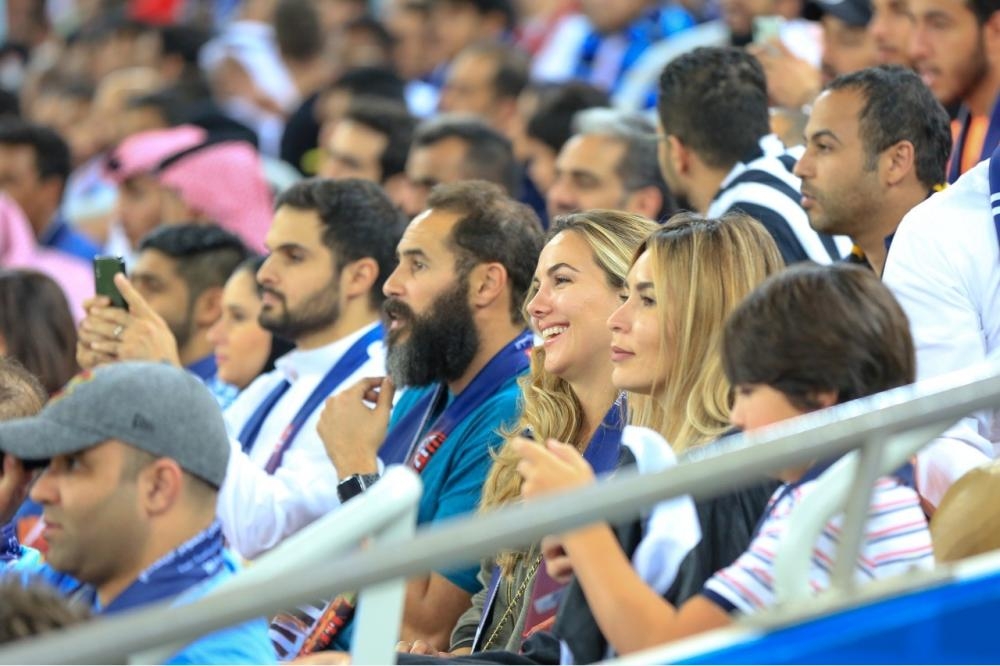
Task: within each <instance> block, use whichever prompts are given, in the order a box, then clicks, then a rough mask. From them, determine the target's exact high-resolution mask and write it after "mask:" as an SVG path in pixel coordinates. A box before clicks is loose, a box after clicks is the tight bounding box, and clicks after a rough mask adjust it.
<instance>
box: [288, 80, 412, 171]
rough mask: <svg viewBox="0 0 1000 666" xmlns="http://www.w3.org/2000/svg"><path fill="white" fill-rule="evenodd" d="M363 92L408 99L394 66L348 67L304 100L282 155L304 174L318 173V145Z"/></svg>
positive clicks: (402, 100) (401, 100) (290, 123)
mask: <svg viewBox="0 0 1000 666" xmlns="http://www.w3.org/2000/svg"><path fill="white" fill-rule="evenodd" d="M361 96H364V97H379V98H383V99H388V100H389V101H394V102H399V103H400V104H405V103H406V98H405V94H404V87H403V81H402V80H401V79H400V78H399V77H398V76H396V74H395V73H394V72H392V71H391V70H389V69H385V68H382V67H358V68H355V69H350V70H347V71H346V72H344V73H343V74H341V75H340V76H339V77H338V78H337V79H336V80H335V81H334V82H333V83H332V84H330V86H329V87H327V88H325V89H324V90H322V91H320V92H318V93H316V94H315V95H313V96H312V97H310V98H309V99H307V100H306V101H305V102H303V104H302V106H300V107H299V108H298V109H297V110H296V111H295V113H293V114H292V116H291V117H290V118H289V120H288V124H287V125H286V127H285V133H284V136H283V138H282V153H281V155H282V159H284V160H285V161H286V162H288V163H289V164H291V165H293V166H295V167H296V168H298V169H299V171H301V172H302V173H304V174H307V175H311V174H315V173H317V170H318V169H319V149H318V148H317V146H322V145H324V144H325V143H326V140H327V138H328V137H327V134H328V133H329V132H331V131H332V130H333V128H334V127H335V126H336V125H337V122H338V121H340V119H341V118H343V117H344V114H345V113H347V110H348V109H349V108H351V103H352V102H353V100H354V99H355V98H356V97H361ZM321 127H322V128H324V130H323V132H322V133H321V132H320V129H321Z"/></svg>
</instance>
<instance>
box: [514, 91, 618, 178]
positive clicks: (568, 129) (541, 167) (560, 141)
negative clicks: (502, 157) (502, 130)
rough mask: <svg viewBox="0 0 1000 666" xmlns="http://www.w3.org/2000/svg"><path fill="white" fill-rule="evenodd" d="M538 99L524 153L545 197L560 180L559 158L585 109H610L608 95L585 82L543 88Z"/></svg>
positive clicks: (531, 173) (525, 132)
mask: <svg viewBox="0 0 1000 666" xmlns="http://www.w3.org/2000/svg"><path fill="white" fill-rule="evenodd" d="M537 95H538V98H539V99H538V103H537V105H536V107H535V110H534V111H533V112H532V113H531V115H530V116H529V117H528V118H527V122H526V123H525V127H524V141H523V144H522V150H523V157H524V160H525V162H526V163H527V169H528V175H529V176H530V177H531V180H532V182H533V183H534V184H535V186H536V187H537V188H538V189H539V191H540V192H541V193H542V194H543V195H544V194H546V193H547V192H548V190H549V188H550V187H552V183H553V182H554V181H555V178H556V156H558V155H559V151H560V150H562V147H563V146H564V145H565V144H566V142H567V141H569V138H570V137H571V136H572V135H573V117H574V116H575V115H576V114H577V112H578V111H583V110H584V109H590V108H594V107H601V106H605V107H606V106H608V105H609V99H608V95H607V93H605V92H604V91H602V90H599V89H598V88H595V87H594V86H591V85H589V84H586V83H581V82H570V83H565V84H561V85H557V86H554V87H551V88H543V89H541V90H539V91H538V93H537ZM522 97H523V95H522Z"/></svg>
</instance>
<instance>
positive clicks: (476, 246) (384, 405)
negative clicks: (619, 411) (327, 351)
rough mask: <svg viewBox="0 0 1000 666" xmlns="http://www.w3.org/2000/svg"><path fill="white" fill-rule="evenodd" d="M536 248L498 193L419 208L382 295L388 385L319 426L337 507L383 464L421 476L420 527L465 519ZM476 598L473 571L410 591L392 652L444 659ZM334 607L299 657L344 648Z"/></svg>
mask: <svg viewBox="0 0 1000 666" xmlns="http://www.w3.org/2000/svg"><path fill="white" fill-rule="evenodd" d="M541 244H542V232H541V225H540V224H539V221H538V218H537V217H536V216H535V215H534V213H532V212H531V210H530V209H529V208H528V207H526V206H524V205H523V204H519V203H517V202H515V201H513V200H511V199H510V198H509V197H507V196H505V195H504V194H503V192H502V191H501V190H500V188H498V187H497V186H495V185H491V184H489V183H484V182H479V181H473V182H467V183H455V184H450V185H441V186H439V187H438V188H436V189H435V190H434V191H433V192H432V193H431V196H430V198H429V200H428V209H427V210H426V211H424V212H423V213H422V214H421V215H419V216H418V217H416V218H415V219H414V220H413V221H412V222H411V223H410V225H409V226H408V227H407V229H406V232H405V233H404V234H403V238H402V240H401V241H400V242H399V246H398V249H397V253H398V255H399V266H398V267H397V268H396V270H395V272H393V274H392V275H391V276H389V279H388V280H387V281H386V283H385V287H384V291H385V294H386V296H387V300H386V303H385V306H384V311H385V314H386V318H387V320H388V347H389V351H388V359H387V364H388V367H389V374H390V377H391V379H389V378H378V379H369V380H365V381H363V382H361V383H359V384H357V385H355V386H354V387H353V388H351V389H349V390H347V391H345V392H343V393H341V394H340V395H338V396H334V397H333V398H331V399H330V400H329V401H328V402H327V406H326V409H325V410H324V413H323V417H322V418H321V420H320V425H319V428H320V435H321V437H322V438H323V441H324V444H325V445H326V449H327V453H328V454H329V455H330V459H331V460H332V461H333V464H334V466H335V467H336V468H337V474H338V476H339V477H340V479H341V482H340V492H341V496H342V498H343V499H344V500H345V501H346V500H350V499H351V498H353V497H354V496H356V495H358V494H360V493H362V492H363V490H364V489H365V488H366V487H367V486H368V485H370V484H371V483H373V482H374V481H375V479H376V478H377V475H378V471H379V460H381V462H382V463H384V464H386V465H389V464H405V465H409V466H410V467H412V468H413V469H415V470H416V471H417V472H419V473H420V476H421V480H422V482H423V488H424V490H423V495H422V498H421V501H420V505H419V507H418V512H417V521H418V523H421V524H427V523H434V522H437V521H440V520H445V519H447V518H450V517H453V516H456V515H460V514H463V513H468V512H470V511H472V510H474V509H475V507H476V506H477V504H478V503H479V495H480V491H481V488H482V485H483V481H484V479H485V477H486V472H487V470H488V469H489V467H490V464H491V462H492V458H491V451H493V450H494V449H496V447H497V446H499V444H500V442H501V438H500V435H499V434H498V429H502V427H503V425H504V424H508V425H509V424H511V423H513V422H514V420H515V419H516V417H517V414H518V411H519V407H518V401H519V396H520V391H519V389H518V384H517V378H518V377H519V376H520V375H521V373H523V372H524V371H525V370H526V369H527V367H528V356H527V352H528V350H529V349H530V347H531V333H530V332H529V331H527V330H526V328H525V321H524V316H523V314H522V309H521V305H522V303H523V301H524V295H525V294H526V293H527V290H528V288H529V286H530V284H531V278H532V275H533V272H534V264H535V262H536V260H537V258H538V252H539V251H540V249H541ZM404 385H405V386H409V387H410V388H408V389H407V391H406V393H404V394H403V396H402V397H401V398H400V400H399V402H398V403H397V404H396V406H395V408H393V407H392V402H393V395H394V392H395V387H396V386H404ZM376 389H378V392H377V396H376V395H373V394H374V393H375V390H376ZM366 397H367V399H374V400H375V408H374V410H372V409H369V408H368V407H367V406H366V405H365V403H364V400H365V399H366ZM390 410H391V411H392V418H391V423H390ZM479 587H480V583H479V582H477V580H476V568H475V567H473V568H467V569H461V570H455V569H449V570H443V571H438V572H434V573H431V574H430V575H428V576H423V577H420V578H416V579H413V580H411V581H410V582H409V584H408V585H407V590H406V600H405V606H404V611H403V626H402V632H401V637H402V640H407V641H412V640H414V639H416V638H421V639H423V640H426V641H428V642H430V643H431V644H434V645H437V646H438V649H446V648H447V642H448V638H449V636H450V634H451V630H452V627H454V625H455V622H456V620H457V619H458V617H459V615H460V614H461V613H462V612H463V611H464V610H465V609H466V608H467V607H468V605H469V599H470V596H471V595H472V594H473V593H475V592H476V591H477V590H478V589H479ZM343 606H344V604H343V603H342V598H338V600H336V601H335V602H334V603H332V604H330V606H328V607H327V612H324V613H323V614H322V615H321V616H320V617H319V619H318V621H316V622H314V623H313V626H312V629H311V631H310V636H309V637H308V639H307V640H306V642H305V645H306V646H307V650H308V651H312V650H316V649H325V648H326V647H327V643H328V640H324V639H323V637H324V636H328V635H329V634H328V633H327V632H329V631H330V630H331V628H333V633H335V634H337V637H336V639H335V640H336V645H338V646H339V647H340V648H342V649H343V648H346V646H347V642H348V641H346V640H345V638H346V636H344V635H343V633H338V632H337V631H336V627H339V626H342V625H341V623H342V621H343V618H342V617H341V616H338V615H337V612H336V610H337V609H338V608H343ZM331 611H332V612H331ZM331 623H332V624H331Z"/></svg>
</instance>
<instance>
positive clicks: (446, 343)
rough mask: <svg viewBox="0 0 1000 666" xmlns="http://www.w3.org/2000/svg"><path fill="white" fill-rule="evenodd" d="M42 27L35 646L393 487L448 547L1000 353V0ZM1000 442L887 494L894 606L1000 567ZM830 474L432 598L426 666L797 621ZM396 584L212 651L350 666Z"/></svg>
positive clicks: (35, 5)
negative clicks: (794, 610) (595, 490)
mask: <svg viewBox="0 0 1000 666" xmlns="http://www.w3.org/2000/svg"><path fill="white" fill-rule="evenodd" d="M4 8H5V11H6V14H5V16H4V20H2V21H0V43H2V46H0V352H2V354H3V359H2V362H0V451H3V457H4V461H3V469H2V472H3V473H2V475H0V519H3V520H4V522H5V524H4V527H3V536H4V543H5V546H4V548H3V551H2V552H0V559H2V561H3V566H4V567H5V568H6V569H7V572H8V574H9V576H8V580H7V581H5V582H4V584H3V586H0V595H3V599H4V601H5V602H6V601H7V600H8V599H9V600H10V601H9V605H8V604H7V603H5V604H0V605H2V606H5V610H4V611H3V612H2V613H0V629H2V630H3V631H2V632H0V634H2V635H3V638H4V639H6V640H10V639H14V638H20V637H23V636H25V635H28V634H33V633H37V632H40V631H43V630H47V629H49V628H54V627H58V626H62V625H65V624H68V623H71V622H78V621H82V620H83V619H84V618H85V617H86V616H87V615H100V614H105V613H114V612H121V611H127V610H131V609H134V608H138V607H141V606H143V605H145V604H149V603H153V602H155V601H160V600H164V599H168V598H173V599H175V600H176V601H175V603H179V604H182V603H187V602H190V601H193V600H194V599H197V598H199V597H201V596H204V595H205V594H209V593H211V591H212V590H213V589H214V588H215V587H216V586H217V585H219V584H221V583H223V582H224V581H225V580H228V579H229V578H231V577H232V576H238V575H239V571H240V569H241V566H242V562H241V560H244V561H249V560H253V559H255V558H259V557H266V556H267V554H268V553H269V551H271V550H273V549H274V548H275V547H276V546H278V545H279V544H281V543H283V542H284V541H285V540H286V539H288V538H290V537H292V536H294V535H296V534H297V533H298V532H299V531H300V530H301V529H302V528H304V527H306V526H308V525H310V524H311V523H313V522H314V521H316V520H319V519H321V518H325V517H328V516H331V514H332V515H333V516H334V517H335V516H336V511H338V510H339V508H340V507H341V505H343V504H345V503H346V502H360V501H364V493H365V491H366V490H368V489H369V488H370V487H371V486H372V485H373V484H375V483H378V482H379V479H380V477H381V475H382V474H383V472H384V470H385V467H386V466H389V465H395V464H398V465H407V466H409V467H410V468H412V469H413V470H414V471H416V472H417V473H419V474H420V476H421V480H422V484H423V495H422V498H421V500H420V504H419V507H418V515H417V521H418V524H420V525H432V524H436V523H438V522H441V521H445V520H448V519H451V518H454V517H456V516H460V515H464V514H469V513H472V512H476V511H489V510H492V509H495V508H497V507H500V506H503V505H505V504H509V503H512V502H520V501H529V502H530V501H532V499H533V498H535V497H537V496H541V495H546V494H548V493H553V492H559V491H565V490H569V489H572V488H576V487H579V486H583V485H587V484H590V483H593V482H595V481H596V482H599V480H600V479H601V478H602V477H604V476H606V475H608V474H613V473H614V472H615V471H616V470H618V469H621V468H627V467H632V466H635V467H637V468H638V469H639V471H640V472H649V471H656V470H660V469H664V468H666V467H670V466H672V465H678V464H679V465H683V464H684V455H685V453H686V452H687V451H688V450H690V449H693V448H696V447H700V446H703V445H706V444H708V443H710V442H712V441H714V440H717V439H719V438H720V437H725V436H727V435H729V434H731V433H732V432H734V431H737V430H756V429H758V428H763V427H767V426H770V425H772V424H774V423H777V422H780V421H783V420H785V419H788V418H793V417H795V416H798V415H801V414H806V413H809V412H812V411H816V410H819V409H824V408H826V407H831V406H834V405H838V404H841V403H844V402H849V401H850V400H853V399H856V398H862V397H866V396H869V395H873V394H875V393H878V392H881V391H884V390H888V389H892V388H895V387H899V386H904V385H907V384H910V383H913V382H914V381H916V380H917V379H924V378H930V377H935V376H938V375H942V374H945V373H947V372H951V371H958V370H962V369H964V368H968V367H971V366H973V365H975V364H976V363H978V362H980V361H983V360H986V359H988V358H992V357H994V356H995V353H994V352H995V349H996V348H997V347H998V346H1000V222H995V221H994V212H993V204H992V202H993V201H994V200H995V199H996V198H997V197H1000V159H998V161H997V162H995V163H994V162H993V160H992V159H991V156H992V155H993V154H994V151H995V150H997V149H998V142H1000V119H997V114H998V113H1000V111H998V110H997V107H998V105H997V104H996V101H997V98H998V96H1000V39H998V37H997V36H998V35H1000V30H998V29H997V28H998V27H1000V2H997V0H804V1H803V0H718V2H716V0H677V1H676V2H661V1H660V0H614V1H611V0H531V1H528V0H521V1H518V0H382V1H381V2H370V1H369V0H242V1H241V0H128V1H121V0H86V1H78V2H63V1H58V0H48V1H46V0H8V1H7V2H6V3H5V5H4ZM998 219H1000V218H998ZM100 255H109V256H117V257H122V258H123V260H124V264H125V269H126V274H127V276H126V275H121V276H118V277H115V278H114V287H115V289H116V290H117V291H118V292H119V293H120V295H121V298H122V299H123V303H124V304H125V306H126V307H120V306H119V305H116V304H115V303H113V302H112V301H111V300H110V299H109V298H108V295H107V294H106V293H102V294H95V289H94V269H93V264H92V262H93V260H94V258H95V257H96V256H100ZM50 396H52V398H51V399H50ZM995 417H996V410H994V411H992V412H982V413H977V414H974V415H970V416H969V417H968V418H966V419H963V420H962V421H960V422H959V423H957V424H956V425H955V426H954V427H953V428H951V429H949V430H948V431H947V432H946V433H944V434H943V435H942V436H941V437H939V438H937V439H935V440H934V442H933V443H932V444H930V445H929V446H928V447H926V448H925V449H924V450H922V451H921V452H920V453H919V454H918V455H917V456H915V457H914V459H913V460H912V461H911V462H910V463H909V464H907V465H904V466H903V467H902V468H901V469H899V470H897V471H895V472H894V473H893V474H890V475H887V476H884V477H882V478H880V479H879V480H878V482H877V483H876V486H875V489H874V492H873V498H872V510H871V516H870V521H869V523H868V525H867V527H866V534H865V538H864V543H863V545H862V549H861V553H860V556H859V559H858V562H857V566H856V569H855V575H856V578H857V580H858V581H869V580H873V579H882V578H889V577H894V576H900V575H907V574H908V573H911V572H913V571H915V570H923V569H929V568H932V567H934V566H935V564H936V563H941V562H944V561H949V560H953V559H957V558H959V557H964V556H967V555H971V554H973V553H974V552H978V551H980V550H983V549H986V548H992V547H994V546H1000V544H995V543H992V541H990V540H989V539H987V540H985V541H986V543H983V542H977V543H976V545H975V546H974V547H969V548H965V547H964V546H963V547H956V546H955V544H956V543H960V544H966V543H967V541H964V540H962V539H961V537H954V536H952V533H953V532H954V531H955V530H956V526H957V525H959V524H960V523H962V516H961V514H956V512H954V510H951V509H950V507H953V506H956V505H957V504H958V501H957V500H955V499H950V498H954V497H955V496H956V494H957V492H958V491H959V490H964V489H965V488H967V487H968V484H969V483H971V482H972V481H970V480H976V479H979V478H980V476H981V475H982V474H983V469H994V470H995V468H991V467H988V466H989V465H990V464H991V462H992V460H993V458H994V457H995V455H996V453H997V450H996V449H995V446H996V444H997V442H998V441H1000V425H998V424H1000V421H997V420H996V418H995ZM833 462H834V461H829V460H827V461H813V462H812V463H811V464H809V465H807V466H805V467H803V468H797V469H789V470H782V471H781V472H780V473H779V474H778V475H777V478H775V479H771V480H766V481H761V482H760V483H759V484H757V485H753V486H750V487H748V488H746V489H743V490H740V491H738V492H729V493H724V494H721V495H720V496H718V497H716V498H714V499H712V500H710V501H698V502H694V501H692V500H691V499H690V498H688V497H682V498H678V499H675V500H671V501H669V502H665V503H662V504H660V505H658V506H657V507H655V508H654V509H652V510H651V511H649V512H648V513H644V514H643V517H642V518H640V519H637V520H634V521H629V522H626V523H622V524H616V525H592V526H588V527H585V528H582V529H579V530H573V531H570V532H567V533H564V534H560V535H552V536H550V537H547V538H546V539H544V540H543V541H541V542H539V543H536V544H534V545H532V546H531V547H529V548H526V549H523V550H512V551H504V552H501V553H497V554H495V556H493V557H491V558H488V559H486V560H484V561H483V562H482V563H481V565H480V566H475V567H466V568H456V569H451V568H442V569H441V570H439V571H434V572H430V573H428V574H427V575H426V576H422V577H419V578H415V579H413V580H410V581H409V582H408V583H407V588H406V598H405V603H404V612H403V621H402V625H401V627H400V636H401V643H400V645H399V646H398V647H397V649H398V651H399V653H400V654H399V659H400V662H401V663H427V662H432V663H467V662H462V661H461V660H462V659H463V658H468V659H473V660H475V661H474V662H471V663H566V662H567V661H569V663H590V662H594V661H599V660H601V659H604V658H606V657H608V656H611V655H615V654H627V653H632V652H636V651H638V650H641V649H644V648H648V647H652V646H655V645H659V644H662V643H664V642H667V641H670V640H675V639H677V638H682V637H685V636H689V635H693V634H696V633H700V632H701V631H705V630H708V629H712V628H717V627H722V626H725V625H726V624H728V623H730V622H731V621H733V619H735V618H736V617H738V616H739V615H741V614H752V613H755V612H757V611H759V610H762V609H765V608H767V607H770V606H772V605H773V604H774V603H775V592H774V586H773V568H774V553H775V551H776V550H777V549H779V548H780V547H781V539H782V536H783V535H784V534H785V533H786V531H787V530H788V526H789V515H790V514H791V512H792V510H793V509H794V508H795V507H796V506H797V505H799V504H800V503H801V502H803V501H804V498H805V497H807V496H808V495H809V493H810V492H812V491H813V490H814V489H815V488H816V487H817V483H816V482H817V479H819V478H820V477H821V476H822V474H823V473H824V472H825V471H826V470H827V469H828V468H829V467H830V465H831V464H832V463H833ZM984 466H985V467H984ZM963 484H964V485H963ZM956 515H958V517H957V518H956V517H955V516H956ZM840 520H841V518H840V517H839V516H838V517H835V518H833V519H832V520H831V521H829V523H828V524H827V526H826V529H825V530H824V532H823V535H822V536H821V537H820V539H819V540H818V541H817V542H816V544H815V545H814V550H813V558H812V561H811V565H810V567H811V568H810V571H809V580H810V584H811V585H812V587H813V589H814V590H822V589H825V588H826V587H828V586H829V584H830V581H829V568H828V566H827V565H828V563H829V562H830V561H831V559H832V557H833V555H834V553H835V552H836V545H837V536H838V534H839V528H840ZM929 521H930V522H929ZM995 532H996V533H1000V530H996V531H995ZM192 565H197V566H192ZM192 571H194V572H195V573H191V572H192ZM41 583H45V584H47V585H48V586H49V587H51V588H53V589H54V590H55V594H53V593H52V590H50V589H46V588H45V587H43V586H42V585H41ZM355 596H356V595H354V594H351V593H344V594H341V595H338V596H337V597H335V598H334V599H316V600H314V601H313V602H310V603H306V604H303V605H302V606H301V607H299V608H297V609H290V610H288V611H286V612H282V613H279V614H277V615H276V616H274V617H271V618H266V620H265V619H259V620H256V621H251V622H248V623H246V624H243V625H239V626H236V627H232V628H230V629H227V630H224V631H220V632H215V633H211V634H208V635H206V636H204V637H201V638H200V639H198V640H197V641H195V642H194V643H192V644H190V645H189V646H187V647H186V648H184V649H183V650H182V651H181V652H179V653H178V654H177V655H175V657H174V658H175V659H177V660H179V661H186V662H188V663H195V662H197V663H243V662H246V663H264V662H270V663H273V662H274V661H276V660H280V661H292V660H297V661H298V662H300V663H339V662H340V660H342V659H344V654H343V653H344V652H345V651H348V650H349V649H350V647H351V642H352V634H353V632H352V627H353V623H352V620H353V615H354V610H355V608H354V607H355ZM4 613H6V615H4ZM470 654H471V655H472V656H471V657H468V655H470ZM456 660H458V661H457V662H456Z"/></svg>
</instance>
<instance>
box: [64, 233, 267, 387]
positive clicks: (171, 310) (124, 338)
mask: <svg viewBox="0 0 1000 666" xmlns="http://www.w3.org/2000/svg"><path fill="white" fill-rule="evenodd" d="M246 257H247V251H246V248H245V247H244V246H243V244H242V243H241V242H240V240H239V238H237V237H236V236H234V235H233V234H231V233H229V232H227V231H225V230H223V229H221V228H219V227H218V226H216V225H202V224H178V225H171V226H164V227H160V228H158V229H156V230H154V231H153V232H152V233H150V234H149V235H148V236H146V237H145V238H143V240H142V243H141V244H140V245H139V256H138V259H137V261H136V262H135V264H134V265H132V266H131V267H130V271H129V275H130V279H131V283H132V284H133V285H134V288H135V290H136V291H137V292H138V293H139V294H140V295H141V297H142V298H143V300H144V301H145V305H147V306H148V308H149V309H151V310H152V311H153V312H154V313H156V315H157V316H158V317H159V318H161V319H162V322H163V323H165V325H166V326H167V327H168V328H169V329H170V332H171V333H172V334H173V337H174V340H175V341H176V353H177V360H179V362H180V364H181V365H183V366H184V367H185V368H187V369H188V370H189V371H191V372H192V373H193V374H195V375H197V376H198V377H199V378H201V380H202V381H204V382H205V383H206V384H207V385H208V386H209V387H210V388H212V390H213V391H214V392H216V393H217V394H218V395H220V396H221V397H222V398H225V397H226V396H227V394H228V393H229V391H227V390H226V388H225V387H224V386H222V385H221V384H220V383H219V382H218V381H217V379H216V371H217V368H216V366H215V355H214V354H213V352H212V344H211V343H210V342H209V341H208V337H207V333H208V329H210V328H211V327H212V326H213V325H214V324H215V322H216V321H217V320H218V319H219V316H220V315H221V313H222V289H223V286H224V285H225V283H226V280H228V279H229V276H230V274H232V272H233V271H234V270H235V269H236V267H237V266H238V265H239V264H240V263H241V262H242V261H243V260H245V259H246ZM123 294H124V292H123ZM125 296H126V301H128V296H127V294H126V295H125ZM143 315H144V313H143V312H137V313H129V312H125V311H122V310H121V309H119V308H115V307H111V306H110V305H105V304H104V303H96V302H95V303H91V304H90V306H89V307H88V310H87V318H86V319H84V321H83V322H82V323H81V325H80V329H79V344H78V345H77V360H78V361H79V362H80V365H81V366H82V367H84V368H92V367H94V366H96V365H98V364H100V363H108V362H113V361H124V360H130V359H136V358H139V359H146V358H147V356H146V355H145V350H146V349H148V345H149V344H150V340H149V338H150V337H151V336H150V334H149V331H148V330H147V327H146V326H145V323H144V322H143V321H141V319H142V317H143ZM155 360H157V361H159V360H163V359H162V358H161V357H159V356H158V357H156V358H155Z"/></svg>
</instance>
